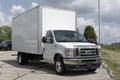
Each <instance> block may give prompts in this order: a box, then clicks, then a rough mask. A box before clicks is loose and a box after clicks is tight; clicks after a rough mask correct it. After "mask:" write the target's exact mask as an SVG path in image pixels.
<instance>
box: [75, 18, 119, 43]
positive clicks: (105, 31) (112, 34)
mask: <svg viewBox="0 0 120 80" xmlns="http://www.w3.org/2000/svg"><path fill="white" fill-rule="evenodd" d="M87 25H91V26H93V28H94V29H95V32H96V35H97V39H98V38H99V36H98V35H99V27H98V26H97V25H96V24H95V21H94V20H92V19H84V18H82V17H81V18H78V19H77V26H78V29H79V31H80V33H82V34H83V33H84V29H85V27H86V26H87ZM100 35H101V43H107V44H110V43H113V42H115V41H116V42H119V40H120V28H118V27H111V26H101V33H100Z"/></svg>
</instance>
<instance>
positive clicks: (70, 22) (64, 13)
mask: <svg viewBox="0 0 120 80" xmlns="http://www.w3.org/2000/svg"><path fill="white" fill-rule="evenodd" d="M75 17H76V16H75V12H74V11H68V10H62V9H53V8H46V7H43V8H42V26H43V28H42V30H43V34H42V35H45V34H46V31H47V30H75V29H76V26H75V23H76V22H75V21H76V20H75V19H76V18H75Z"/></svg>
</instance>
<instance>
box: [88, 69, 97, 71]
mask: <svg viewBox="0 0 120 80" xmlns="http://www.w3.org/2000/svg"><path fill="white" fill-rule="evenodd" d="M88 71H89V72H95V71H96V69H88Z"/></svg>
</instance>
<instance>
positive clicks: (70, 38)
mask: <svg viewBox="0 0 120 80" xmlns="http://www.w3.org/2000/svg"><path fill="white" fill-rule="evenodd" d="M54 35H55V39H56V41H57V42H86V39H85V38H84V37H83V36H82V34H80V33H78V32H76V31H65V30H55V31H54Z"/></svg>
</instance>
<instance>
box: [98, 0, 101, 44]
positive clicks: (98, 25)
mask: <svg viewBox="0 0 120 80" xmlns="http://www.w3.org/2000/svg"><path fill="white" fill-rule="evenodd" d="M100 23H101V21H100V0H98V26H99V45H101V41H100V38H101V35H100V32H101V30H100Z"/></svg>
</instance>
